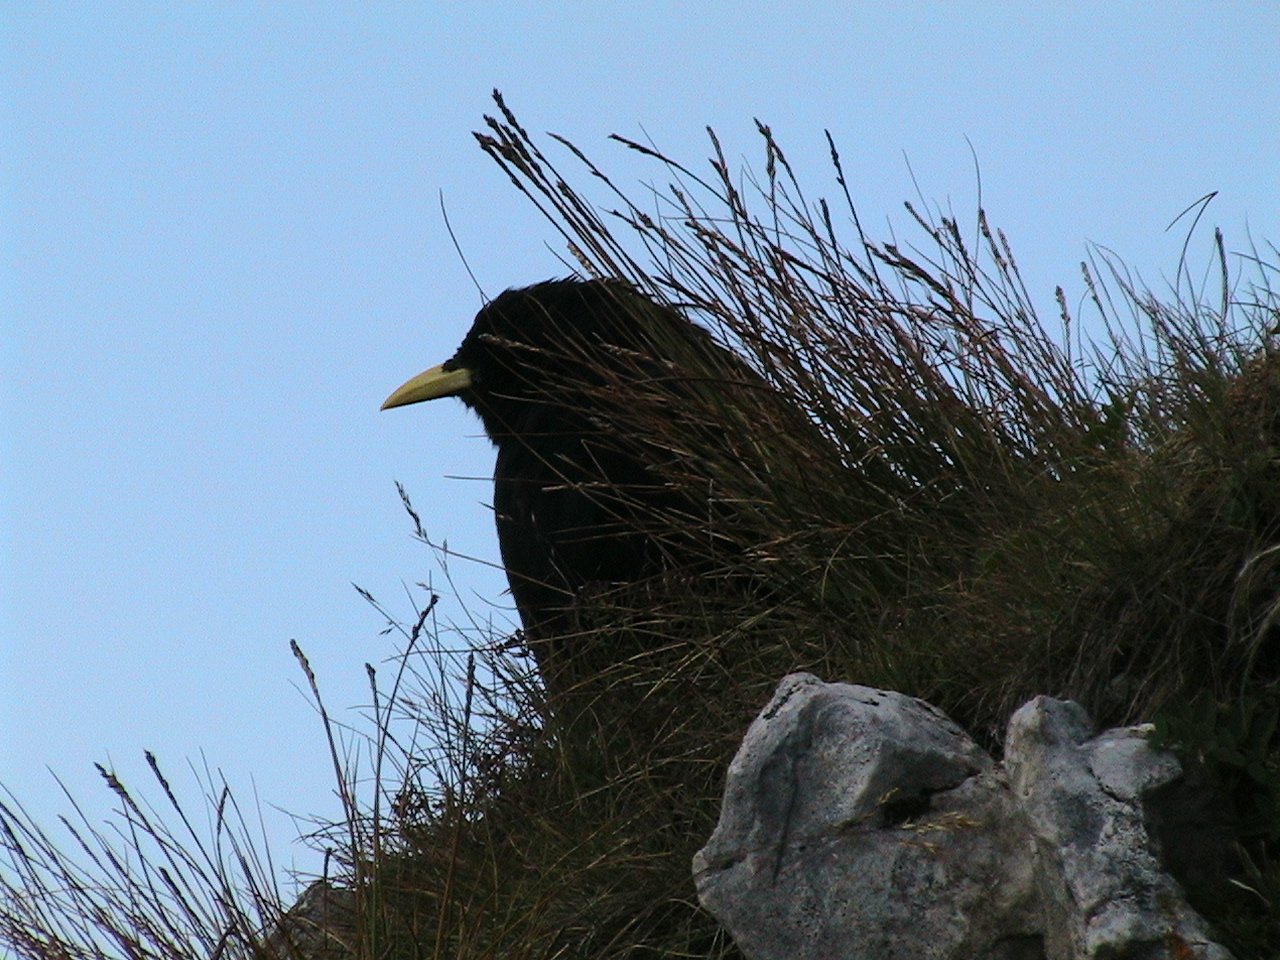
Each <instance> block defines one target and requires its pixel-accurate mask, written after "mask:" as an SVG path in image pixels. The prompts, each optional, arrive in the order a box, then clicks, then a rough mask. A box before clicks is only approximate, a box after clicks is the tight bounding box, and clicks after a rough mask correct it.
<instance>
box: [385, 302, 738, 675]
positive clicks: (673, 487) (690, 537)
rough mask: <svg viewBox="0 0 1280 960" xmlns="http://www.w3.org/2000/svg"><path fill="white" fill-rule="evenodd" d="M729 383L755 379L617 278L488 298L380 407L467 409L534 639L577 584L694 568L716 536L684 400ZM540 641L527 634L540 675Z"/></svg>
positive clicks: (694, 406)
mask: <svg viewBox="0 0 1280 960" xmlns="http://www.w3.org/2000/svg"><path fill="white" fill-rule="evenodd" d="M733 384H737V385H739V386H747V387H748V388H749V389H755V387H757V386H758V385H760V384H761V381H760V380H759V378H758V377H756V375H755V374H754V373H753V372H752V371H751V370H750V369H749V368H748V367H747V366H746V365H745V364H744V363H743V362H742V361H741V360H740V359H739V358H738V357H736V356H735V355H734V354H732V353H730V352H729V351H727V350H725V349H724V348H722V347H720V346H719V345H717V344H716V343H715V342H714V341H713V339H712V338H711V337H710V335H708V334H707V333H706V331H704V330H702V329H701V328H700V327H697V326H696V325H694V324H693V323H691V322H690V321H689V320H687V319H686V318H685V317H683V316H682V315H681V314H679V313H678V312H676V311H674V310H672V309H670V308H667V307H664V306H660V305H658V304H656V303H654V302H653V301H651V300H650V299H648V298H647V297H644V296H642V295H641V294H639V293H637V292H635V291H634V290H633V289H632V288H631V287H629V286H626V285H624V284H622V283H619V282H615V281H602V280H588V281H580V280H553V281H547V282H545V283H539V284H536V285H534V286H531V287H525V288H521V289H515V290H508V291H507V292H505V293H503V294H501V295H500V296H498V297H497V298H495V299H494V300H492V301H491V302H490V303H489V304H488V305H486V306H485V307H484V308H483V309H482V310H481V311H480V312H479V314H477V316H476V319H475V322H474V324H473V325H472V328H471V330H470V332H469V333H468V334H467V335H466V337H465V339H464V340H463V341H462V345H461V346H460V347H459V348H458V350H457V352H456V353H455V354H454V355H453V357H452V358H450V359H449V360H447V361H445V362H444V363H443V364H440V365H439V366H438V367H433V368H431V369H430V370H428V371H426V372H424V373H423V374H420V375H419V376H417V377H414V378H413V379H411V380H410V381H408V382H407V383H406V384H404V385H403V386H402V387H400V388H399V389H398V390H396V391H395V392H394V393H393V394H392V395H391V396H390V397H389V398H388V399H387V401H386V403H385V404H384V409H385V408H386V407H393V406H401V405H403V404H408V403H416V402H419V401H421V400H429V399H434V398H436V397H443V396H456V397H458V398H459V399H461V400H462V401H463V402H464V403H466V404H467V405H468V406H469V407H471V408H472V409H473V410H475V411H476V413H477V414H478V415H479V416H480V420H481V422H482V424H483V425H484V430H485V433H486V434H488V436H489V438H490V439H491V440H492V441H493V443H494V444H495V445H496V447H497V465H496V468H495V471H494V499H493V505H494V510H495V514H496V520H497V528H498V542H499V547H500V549H501V553H502V561H503V564H504V566H505V567H506V571H507V577H508V580H509V582H510V585H511V592H512V595H513V597H514V599H515V602H516V607H517V609H518V610H519V613H520V618H521V621H522V623H523V624H524V627H525V630H526V632H527V634H528V635H529V636H530V637H531V638H533V639H534V640H535V641H537V640H545V639H547V638H548V637H549V636H550V635H552V634H555V633H556V632H557V631H559V630H561V629H562V628H563V622H564V616H565V613H566V611H568V610H570V609H571V608H572V605H573V603H574V598H575V597H576V596H577V595H578V593H579V591H581V590H582V589H583V588H584V587H587V586H589V585H612V584H620V583H634V582H637V581H640V580H643V579H645V578H647V577H651V576H654V575H656V574H659V573H662V572H664V571H668V570H672V569H675V570H681V571H682V572H685V573H688V574H691V575H695V576H696V575H698V574H699V573H702V572H705V571H706V570H707V560H708V558H709V557H711V556H714V554H715V552H716V551H717V550H718V549H730V547H729V546H728V545H727V543H728V542H727V540H726V541H725V543H720V544H717V543H716V542H715V541H716V540H717V537H716V535H715V533H714V531H713V530H711V529H709V525H708V523H707V517H708V516H709V511H710V510H712V507H711V506H710V504H711V500H712V495H713V491H712V489H711V488H712V484H711V482H710V480H709V479H708V480H707V481H706V482H701V481H700V480H699V479H698V477H697V476H696V475H697V473H698V471H699V469H701V464H700V459H699V456H698V452H697V451H696V450H693V449H692V447H693V446H695V445H696V444H697V443H698V434H699V431H700V430H701V431H703V432H704V433H706V434H707V441H708V442H714V440H713V439H712V437H711V434H713V433H715V432H716V431H715V428H713V427H706V426H703V425H700V418H701V417H702V415H701V414H700V413H699V411H700V410H701V411H703V412H705V411H706V410H708V409H713V408H715V407H717V406H718V405H720V404H722V403H723V399H722V398H723V397H724V396H729V395H731V394H732V391H729V392H728V393H726V387H727V386H729V385H733ZM702 419H705V418H702ZM664 422H665V423H666V424H667V425H668V426H670V427H671V429H670V430H666V429H663V424H664ZM551 649H552V648H551V647H542V648H541V649H540V645H539V644H536V643H535V644H534V650H535V652H536V653H539V662H540V666H541V667H542V668H543V670H544V672H546V668H547V663H546V662H545V660H546V658H547V657H548V656H550V653H549V651H550V650H551Z"/></svg>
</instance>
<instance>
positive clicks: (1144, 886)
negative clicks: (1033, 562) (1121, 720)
mask: <svg viewBox="0 0 1280 960" xmlns="http://www.w3.org/2000/svg"><path fill="white" fill-rule="evenodd" d="M1143 734H1144V731H1143V730H1142V729H1141V728H1131V729H1124V730H1114V731H1107V732H1106V733H1104V734H1102V735H1100V736H1094V734H1093V730H1092V727H1091V724H1090V723H1089V720H1088V717H1087V716H1085V714H1084V711H1083V710H1081V709H1080V708H1079V707H1078V706H1077V705H1075V704H1072V703H1068V702H1064V701H1056V700H1050V699H1048V698H1043V697H1042V698H1037V699H1036V700H1033V701H1032V702H1031V703H1029V704H1027V705H1026V706H1025V707H1023V708H1022V709H1021V710H1019V711H1018V712H1017V713H1016V714H1015V716H1014V719H1013V721H1012V723H1011V726H1010V732H1009V738H1008V748H1007V753H1006V760H1005V762H1004V763H1003V764H997V763H996V762H995V761H994V760H993V759H992V758H991V757H990V756H989V755H987V754H986V753H985V752H984V751H983V750H981V749H980V748H979V747H978V746H977V745H976V744H975V743H974V742H973V741H972V740H971V739H970V738H969V737H968V736H967V735H966V734H965V733H964V732H963V731H962V730H960V729H959V728H958V727H957V726H956V725H955V724H953V723H952V722H951V721H950V720H948V719H947V717H946V716H944V715H943V714H942V713H940V712H939V711H938V710H936V709H935V708H933V707H931V706H930V705H929V704H927V703H924V702H923V701H920V700H915V699H912V698H910V697H907V696H904V695H902V694H898V693H892V692H887V691H882V690H874V689H871V688H868V687H859V686H853V685H850V684H828V683H823V682H822V681H820V680H818V679H817V678H816V677H813V676H811V675H809V674H793V675H791V676H789V677H786V678H785V679H784V680H783V681H782V683H781V684H780V685H779V686H778V689H777V691H776V693H775V694H774V697H773V699H772V700H771V701H770V703H769V704H768V706H766V708H765V709H764V711H762V712H761V714H760V715H759V717H757V718H756V720H755V722H754V723H753V724H752V725H751V728H750V729H749V730H748V732H747V735H746V738H745V740H744V741H743V744H742V746H741V748H740V749H739V751H738V754H737V756H736V757H735V758H734V761H733V763H732V765H731V766H730V768H729V775H728V781H727V785H726V789H725V796H724V802H723V805H722V808H721V816H720V822H719V824H718V825H717V827H716V830H715V832H714V833H713V834H712V836H711V838H710V840H709V841H708V842H707V844H706V846H705V847H704V848H703V849H702V850H701V851H699V853H698V854H697V855H696V856H695V858H694V875H695V880H696V882H697V886H698V894H699V897H700V899H701V901H702V903H703V905H704V906H705V907H706V908H707V909H708V910H709V911H711V913H713V914H714V915H715V916H716V917H717V918H719V919H720V921H721V922H722V923H723V924H724V925H725V927H726V928H727V929H728V930H729V932H730V933H731V934H732V935H733V936H734V939H735V940H736V941H737V943H738V945H739V946H740V947H741V948H742V950H743V952H744V953H746V954H747V955H748V956H749V957H752V958H755V960H804V958H814V960H817V958H824V960H826V958H848V960H859V958H868V960H896V958H937V960H942V958H962V957H963V958H966V960H968V958H993V960H1039V958H1045V960H1074V958H1103V957H1120V956H1133V957H1139V956H1140V957H1143V958H1151V960H1156V958H1163V957H1169V958H1177V960H1191V958H1203V960H1225V958H1227V957H1228V956H1229V954H1228V953H1227V952H1226V951H1225V950H1224V949H1223V948H1222V947H1220V946H1218V945H1217V944H1215V943H1213V942H1212V941H1211V940H1210V936H1209V932H1208V928H1207V926H1206V925H1205V923H1204V922H1203V921H1202V920H1201V918H1200V917H1199V916H1198V915H1196V914H1195V913H1194V912H1193V911H1192V910H1191V909H1190V908H1189V907H1188V906H1187V905H1186V904H1185V902H1184V901H1183V898H1182V896H1181V891H1180V890H1179V888H1178V886H1177V884H1176V883H1175V882H1174V881H1173V880H1172V879H1171V878H1170V877H1168V876H1167V875H1166V874H1165V872H1164V870H1163V868H1162V865H1161V863H1160V860H1159V856H1158V853H1159V844H1158V843H1157V842H1156V841H1155V840H1153V839H1152V838H1151V837H1150V836H1149V835H1148V832H1147V828H1146V826H1145V824H1146V822H1147V821H1146V818H1145V812H1144V808H1143V805H1144V798H1145V797H1147V796H1148V795H1149V794H1151V793H1152V792H1153V791H1156V790H1157V789H1159V788H1161V787H1164V786H1166V785H1167V784H1169V783H1171V782H1172V781H1174V780H1176V779H1177V778H1178V777H1179V776H1180V773H1181V769H1180V767H1179V764H1178V762H1177V760H1176V759H1175V758H1174V757H1173V756H1172V755H1170V754H1167V753H1162V752H1159V751H1155V750H1153V749H1151V748H1150V746H1149V745H1148V744H1147V742H1146V739H1145V737H1144V735H1143Z"/></svg>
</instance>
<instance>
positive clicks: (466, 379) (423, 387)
mask: <svg viewBox="0 0 1280 960" xmlns="http://www.w3.org/2000/svg"><path fill="white" fill-rule="evenodd" d="M469 386H471V371H470V370H468V369H467V368H466V367H458V368H457V369H454V370H445V369H444V364H437V365H436V366H434V367H432V368H431V369H430V370H424V371H422V373H420V374H418V375H417V376H416V377H413V378H412V379H409V380H406V381H405V382H404V383H402V384H401V385H400V386H399V387H397V388H396V389H395V392H394V393H392V394H391V396H389V397H387V399H386V400H385V401H383V404H382V409H383V410H389V409H390V408H391V407H403V406H405V405H406V404H409V403H421V402H422V401H423V400H435V399H436V398H437V397H452V396H454V395H455V394H458V393H461V392H462V391H463V390H465V389H467V387H469Z"/></svg>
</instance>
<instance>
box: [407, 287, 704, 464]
mask: <svg viewBox="0 0 1280 960" xmlns="http://www.w3.org/2000/svg"><path fill="white" fill-rule="evenodd" d="M715 353H716V349H715V348H713V347H711V346H710V338H709V337H708V336H707V335H706V334H705V333H704V332H703V331H702V330H700V329H699V328H697V327H695V326H694V325H693V324H691V323H689V322H688V321H687V320H685V319H684V318H683V317H681V316H680V315H679V314H676V313H675V312H673V311H671V310H668V309H666V308H663V307H659V306H658V305H656V304H654V303H653V302H652V301H650V300H648V299H647V298H645V297H643V296H641V295H640V294H638V293H636V292H635V291H634V290H632V289H631V288H630V287H628V286H626V285H625V284H622V283H618V282H616V281H605V280H586V281H582V280H550V281H546V282H544V283H539V284H535V285H533V286H530V287H523V288H519V289H514V290H508V291H506V292H505V293H503V294H501V295H499V296H498V297H496V298H494V299H493V300H492V301H490V302H489V303H488V304H487V305H486V306H485V307H484V308H483V309H482V310H481V311H480V312H479V313H478V314H477V315H476V318H475V322H474V323H473V325H472V327H471V330H470V331H469V332H468V333H467V335H466V337H465V338H464V339H463V341H462V344H461V346H459V347H458V349H457V351H456V352H455V353H454V355H453V356H452V357H450V358H449V359H448V360H446V361H445V362H444V363H441V364H438V365H437V366H434V367H431V368H430V369H428V370H425V371H423V372H422V373H420V374H418V375H417V376H416V377H413V378H411V379H409V380H408V381H406V382H405V383H404V384H403V385H401V386H400V387H399V388H397V389H396V390H395V391H394V392H393V393H392V394H391V396H389V397H388V398H387V399H386V401H385V402H384V403H383V405H382V408H383V409H384V410H386V409H389V408H391V407H399V406H404V405H406V404H411V403H419V402H421V401H424V400H434V399H436V398H438V397H450V396H454V397H458V398H459V399H461V400H462V401H463V402H464V403H466V404H467V405H468V406H470V407H472V408H473V409H474V410H475V411H476V412H477V413H478V414H479V415H480V417H481V420H482V421H483V423H484V426H485V431H486V432H487V433H488V434H489V436H490V437H491V438H493V439H494V440H495V441H496V440H497V439H499V438H500V437H503V436H510V435H512V434H515V433H518V432H519V430H520V425H521V424H523V423H525V422H526V421H527V420H528V418H529V416H530V415H531V413H532V412H533V411H536V410H537V409H538V408H540V407H542V408H545V407H547V406H548V405H554V406H556V407H557V409H558V410H559V411H560V415H561V416H566V415H572V414H573V412H574V407H575V402H574V401H575V400H576V401H577V404H576V405H577V406H578V407H579V409H578V410H577V412H578V413H579V414H580V415H581V416H582V417H584V418H585V417H587V416H588V415H589V410H588V409H587V408H588V407H589V406H590V405H589V404H587V403H586V402H585V398H586V397H587V396H588V395H589V394H590V393H591V392H592V391H593V390H598V389H600V388H602V387H603V386H604V385H606V384H607V383H609V382H610V381H611V380H617V379H624V380H630V381H634V380H636V379H637V378H638V377H645V376H647V377H654V376H660V375H661V369H662V367H663V366H664V364H665V365H668V366H671V365H675V366H688V364H687V363H682V362H681V361H682V359H683V357H684V356H701V358H702V359H701V364H700V365H701V366H703V367H705V366H706V363H707V360H706V358H707V357H708V356H714V355H715Z"/></svg>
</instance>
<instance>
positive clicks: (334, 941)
mask: <svg viewBox="0 0 1280 960" xmlns="http://www.w3.org/2000/svg"><path fill="white" fill-rule="evenodd" d="M357 941H358V937H357V931H356V897H355V893H354V891H352V890H350V889H349V888H347V887H343V886H339V885H337V884H334V883H330V882H329V881H328V880H316V881H315V882H313V883H312V884H311V885H310V886H308V887H307V889H306V890H304V891H303V892H302V896H300V897H299V898H298V900H297V902H296V903H295V904H294V905H293V906H292V907H290V908H289V909H288V910H287V911H285V913H284V915H283V916H282V917H281V918H280V920H279V922H278V923H277V924H276V926H275V929H274V930H272V931H271V934H270V935H269V936H268V937H267V939H266V943H265V945H264V946H265V950H264V954H263V955H264V956H267V957H273V958H280V960H353V958H355V957H356V956H357V949H356V946H357Z"/></svg>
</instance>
